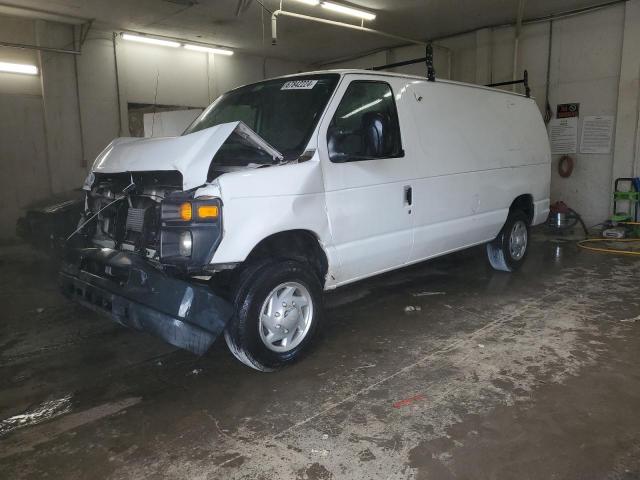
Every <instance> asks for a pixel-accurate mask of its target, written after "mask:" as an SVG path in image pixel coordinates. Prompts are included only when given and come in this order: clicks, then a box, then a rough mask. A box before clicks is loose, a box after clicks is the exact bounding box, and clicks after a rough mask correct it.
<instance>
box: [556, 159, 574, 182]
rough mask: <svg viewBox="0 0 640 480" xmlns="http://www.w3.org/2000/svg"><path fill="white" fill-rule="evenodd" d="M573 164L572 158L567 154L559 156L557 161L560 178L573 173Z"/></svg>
mask: <svg viewBox="0 0 640 480" xmlns="http://www.w3.org/2000/svg"><path fill="white" fill-rule="evenodd" d="M574 166H575V162H574V161H573V158H571V157H570V156H569V155H563V156H561V157H560V161H559V162H558V175H560V176H561V177H562V178H567V177H570V176H571V174H572V173H573V167H574Z"/></svg>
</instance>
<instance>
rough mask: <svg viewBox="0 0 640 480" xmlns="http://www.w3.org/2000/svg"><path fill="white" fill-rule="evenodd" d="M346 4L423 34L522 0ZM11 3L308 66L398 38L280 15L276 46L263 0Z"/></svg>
mask: <svg viewBox="0 0 640 480" xmlns="http://www.w3.org/2000/svg"><path fill="white" fill-rule="evenodd" d="M262 2H263V3H264V5H265V7H267V8H268V9H270V10H276V9H277V8H278V6H279V0H262ZM341 3H345V4H350V5H352V6H355V7H361V8H365V9H369V10H371V11H374V12H375V13H376V14H377V18H376V19H375V20H374V21H371V22H366V26H368V27H370V28H375V29H379V30H383V31H386V32H389V33H394V34H397V35H402V36H406V37H411V38H416V39H421V40H424V39H427V38H437V37H442V36H445V35H450V34H455V33H458V32H461V31H465V30H470V29H474V28H479V27H483V26H487V25H495V24H503V23H510V22H513V21H514V19H515V16H516V10H517V4H518V0H456V1H451V0H352V1H351V2H346V1H345V2H341ZM601 3H603V1H602V0H561V1H559V0H530V1H528V2H527V4H526V8H525V19H526V18H535V17H540V16H546V15H550V14H554V13H555V14H557V13H560V12H564V11H568V10H573V9H578V8H583V7H588V6H593V5H598V4H601ZM1 5H9V3H8V2H2V3H0V6H1ZM13 5H15V6H20V7H27V8H33V9H38V10H43V11H47V12H54V13H57V14H62V15H70V16H77V17H84V18H92V19H95V23H94V25H95V27H96V28H106V29H114V30H135V31H140V32H144V33H149V34H156V35H165V36H172V37H178V38H182V39H186V40H191V41H200V42H204V43H212V44H217V45H222V46H228V47H232V48H234V49H237V50H239V51H244V52H246V53H253V54H263V55H267V56H269V57H276V58H286V59H290V60H297V61H301V62H304V63H308V64H314V63H322V62H326V61H329V60H332V59H336V58H341V57H348V56H353V55H357V54H360V53H364V52H368V51H371V50H374V49H378V48H382V47H388V46H393V45H397V44H398V43H397V42H396V43H394V41H393V40H390V39H388V38H384V37H379V36H376V35H371V34H365V33H361V32H356V31H351V30H347V29H342V28H337V27H334V26H329V25H322V24H317V23H310V22H307V21H303V20H298V19H293V18H285V17H281V18H280V19H279V20H278V37H279V41H278V45H277V46H272V45H271V37H270V36H271V22H270V20H271V19H270V14H269V13H268V12H266V11H265V12H263V11H262V8H261V7H260V5H259V3H258V1H257V0H135V1H131V0H109V1H104V0H20V3H19V4H18V3H17V2H14V3H13ZM243 5H246V8H244V9H243V8H240V10H241V12H240V13H239V14H238V15H237V12H238V10H239V6H243ZM284 8H285V9H286V10H290V11H294V12H297V13H302V14H307V15H314V16H320V17H323V18H329V19H332V20H338V21H345V22H349V21H350V19H349V17H344V16H342V15H336V14H333V13H331V12H329V11H327V10H325V9H322V8H320V7H311V6H308V5H305V4H303V3H300V2H297V1H293V0H285V1H284ZM354 23H357V22H354ZM263 32H264V38H263ZM0 37H1V34H0Z"/></svg>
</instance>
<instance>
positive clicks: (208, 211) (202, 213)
mask: <svg viewBox="0 0 640 480" xmlns="http://www.w3.org/2000/svg"><path fill="white" fill-rule="evenodd" d="M198 218H218V207H217V205H200V206H199V207H198Z"/></svg>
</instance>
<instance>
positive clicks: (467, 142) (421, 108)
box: [317, 74, 550, 286]
mask: <svg viewBox="0 0 640 480" xmlns="http://www.w3.org/2000/svg"><path fill="white" fill-rule="evenodd" d="M353 80H374V81H384V82H387V83H389V84H390V85H391V87H392V89H393V92H394V95H395V99H396V105H397V108H398V116H399V122H400V127H401V134H402V145H403V148H404V152H405V155H404V157H402V158H394V159H380V160H370V161H361V162H352V163H343V164H335V163H332V162H331V161H330V160H329V155H328V150H327V140H326V138H327V129H328V125H329V123H330V120H331V118H332V115H333V113H334V112H335V110H336V107H337V105H338V103H339V101H340V99H341V97H342V95H343V94H344V92H345V90H346V87H347V85H348V83H349V82H350V81H353ZM317 141H318V151H319V152H320V155H321V162H322V166H323V175H324V184H325V190H326V199H327V200H326V202H327V208H328V216H329V224H330V228H331V231H332V235H333V237H332V238H333V242H334V246H335V251H336V254H337V257H338V259H339V261H340V271H339V276H338V277H337V278H336V279H335V282H334V285H336V286H337V285H342V284H346V283H350V282H353V281H356V280H359V279H361V278H365V277H368V276H372V275H375V274H378V273H382V272H385V271H388V270H392V269H394V268H398V267H401V266H403V265H407V264H409V263H415V262H419V261H421V260H425V259H428V258H431V257H434V256H438V255H442V254H445V253H448V252H451V251H455V250H459V249H462V248H466V247H469V246H472V245H476V244H480V243H484V242H487V241H490V240H492V239H493V238H495V237H496V235H497V234H498V232H499V230H500V228H501V227H502V225H503V224H504V222H505V220H506V218H507V214H508V210H509V207H510V205H511V203H512V202H513V200H514V199H515V198H516V197H518V196H519V195H531V196H532V197H533V201H534V207H535V212H534V218H533V222H532V223H533V224H538V223H541V222H543V221H544V219H545V218H546V216H547V213H548V206H549V179H550V152H549V144H548V140H547V134H546V129H545V128H544V124H543V122H542V118H541V116H540V113H539V111H538V110H537V107H536V104H535V102H534V101H533V100H531V99H528V98H525V97H522V96H517V95H510V94H507V93H502V92H496V91H494V90H491V89H485V88H475V87H472V86H465V85H460V84H456V83H449V82H435V83H429V82H426V81H422V80H416V79H413V78H405V77H390V76H377V75H375V74H371V75H366V74H346V75H345V76H344V78H343V81H342V84H341V85H340V87H339V88H338V90H337V93H336V96H335V98H334V101H333V102H332V104H331V105H330V107H329V108H328V111H327V113H326V115H325V117H324V119H323V121H322V123H321V125H320V129H319V132H318V140H317ZM406 187H411V189H412V192H413V203H412V205H411V206H410V208H409V206H408V205H406V203H404V193H403V192H404V189H405V188H406Z"/></svg>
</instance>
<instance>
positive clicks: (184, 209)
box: [180, 202, 193, 222]
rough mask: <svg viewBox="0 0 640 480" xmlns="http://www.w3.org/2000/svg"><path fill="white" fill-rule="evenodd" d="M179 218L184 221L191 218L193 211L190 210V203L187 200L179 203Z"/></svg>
mask: <svg viewBox="0 0 640 480" xmlns="http://www.w3.org/2000/svg"><path fill="white" fill-rule="evenodd" d="M180 218H181V219H182V220H184V221H185V222H188V221H190V220H191V219H192V218H193V213H192V212H191V204H190V203H189V202H185V203H183V204H182V205H180Z"/></svg>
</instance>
